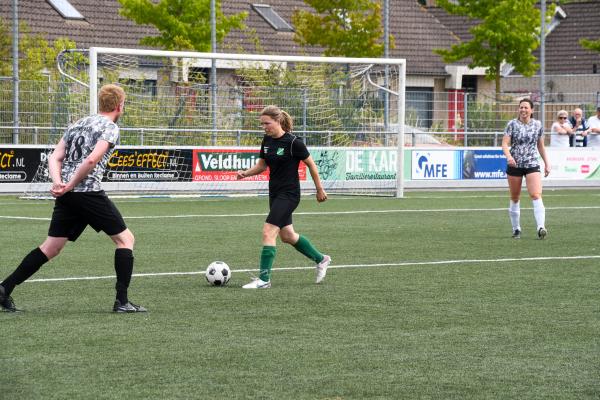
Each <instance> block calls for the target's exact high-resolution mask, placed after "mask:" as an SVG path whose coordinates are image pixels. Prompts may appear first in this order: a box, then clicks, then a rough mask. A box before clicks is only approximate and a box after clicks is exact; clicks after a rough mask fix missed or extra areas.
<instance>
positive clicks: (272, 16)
mask: <svg viewBox="0 0 600 400" xmlns="http://www.w3.org/2000/svg"><path fill="white" fill-rule="evenodd" d="M252 8H254V10H256V12H257V13H258V15H260V16H261V17H263V18H264V20H265V21H267V22H268V23H269V25H271V26H272V27H273V29H275V30H276V31H279V32H294V28H292V26H291V25H290V24H288V23H287V22H285V20H284V19H283V18H281V16H279V14H277V12H275V10H273V7H271V6H270V5H268V4H252Z"/></svg>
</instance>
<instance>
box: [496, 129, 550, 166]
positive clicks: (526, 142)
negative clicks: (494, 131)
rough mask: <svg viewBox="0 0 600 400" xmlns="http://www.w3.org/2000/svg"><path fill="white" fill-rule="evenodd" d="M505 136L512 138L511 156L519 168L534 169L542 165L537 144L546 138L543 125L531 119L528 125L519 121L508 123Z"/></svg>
mask: <svg viewBox="0 0 600 400" xmlns="http://www.w3.org/2000/svg"><path fill="white" fill-rule="evenodd" d="M504 136H510V143H511V145H510V155H511V156H512V157H513V158H514V159H515V162H516V163H517V168H532V167H537V166H538V165H540V163H539V161H538V149H537V143H538V140H539V138H541V137H543V136H544V130H543V129H542V123H541V122H540V121H538V120H537V119H533V118H532V119H530V120H529V122H528V123H527V124H524V123H522V122H521V121H519V120H518V119H513V120H511V121H509V122H508V124H507V125H506V129H504Z"/></svg>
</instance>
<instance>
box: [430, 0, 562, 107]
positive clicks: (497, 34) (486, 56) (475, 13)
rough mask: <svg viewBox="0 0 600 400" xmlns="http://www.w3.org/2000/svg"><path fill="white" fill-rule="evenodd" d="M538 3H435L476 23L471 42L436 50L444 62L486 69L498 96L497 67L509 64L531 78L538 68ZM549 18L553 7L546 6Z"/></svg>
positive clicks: (516, 0)
mask: <svg viewBox="0 0 600 400" xmlns="http://www.w3.org/2000/svg"><path fill="white" fill-rule="evenodd" d="M537 3H538V1H537V0H458V1H457V2H453V1H450V0H438V1H437V5H438V6H440V7H442V8H443V9H444V10H446V11H447V12H448V13H450V14H454V15H463V16H466V17H468V18H469V19H471V20H474V21H479V23H478V24H476V25H474V26H473V27H472V28H470V29H469V31H470V32H471V34H472V35H473V39H472V40H471V41H468V42H462V43H459V44H455V45H453V46H452V47H451V48H450V49H449V50H448V49H437V50H435V52H436V53H437V54H439V55H441V56H442V58H443V59H444V61H445V62H447V63H453V62H456V61H460V60H464V59H470V62H469V67H471V68H474V67H484V68H486V77H487V78H488V79H489V80H494V81H495V83H496V95H497V96H498V95H499V93H500V78H501V76H500V68H501V67H502V64H503V63H504V62H507V63H510V64H511V65H512V66H513V67H514V68H515V70H516V71H518V72H519V73H521V74H523V75H524V76H528V77H529V76H532V75H533V74H534V73H535V72H536V71H537V70H538V67H539V65H538V64H537V62H536V61H537V60H536V58H535V56H534V55H533V54H532V52H533V50H535V49H536V48H537V47H538V46H539V44H540V40H539V37H540V35H539V33H540V10H539V9H538V8H537V7H536V4H537ZM549 8H551V10H549V11H548V14H549V15H552V13H553V12H554V6H552V7H549Z"/></svg>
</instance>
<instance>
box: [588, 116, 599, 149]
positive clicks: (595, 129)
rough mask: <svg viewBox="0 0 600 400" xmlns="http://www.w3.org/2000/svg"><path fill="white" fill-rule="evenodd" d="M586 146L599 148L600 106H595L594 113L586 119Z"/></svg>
mask: <svg viewBox="0 0 600 400" xmlns="http://www.w3.org/2000/svg"><path fill="white" fill-rule="evenodd" d="M587 124H588V129H589V133H588V146H589V147H596V148H600V107H596V115H594V116H591V117H590V118H589V119H588V121H587Z"/></svg>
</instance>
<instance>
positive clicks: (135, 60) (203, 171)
mask: <svg viewBox="0 0 600 400" xmlns="http://www.w3.org/2000/svg"><path fill="white" fill-rule="evenodd" d="M85 60H86V62H85V63H81V62H80V63H74V62H68V61H64V60H63V61H61V60H59V63H61V67H62V69H64V70H70V72H69V75H68V76H72V77H76V78H77V79H76V81H77V82H79V83H81V82H89V83H88V85H86V86H87V88H82V89H81V90H82V91H83V90H85V91H87V92H88V93H89V108H88V109H89V113H90V114H94V113H96V112H97V110H98V103H97V98H98V89H99V88H100V87H101V86H102V85H103V84H106V83H119V84H120V85H121V86H123V87H124V89H125V92H126V95H127V100H126V103H125V112H124V114H123V115H122V116H121V118H120V120H119V125H120V127H121V133H122V135H121V144H120V146H118V147H117V149H116V151H115V154H113V157H112V158H111V160H110V161H109V168H108V170H107V173H106V175H105V177H104V182H103V186H104V187H105V189H106V190H108V191H120V192H135V193H139V194H160V193H194V194H200V195H204V194H206V195H212V194H223V193H250V192H258V193H266V192H267V190H268V186H267V181H268V175H267V174H266V173H265V174H261V175H259V176H256V177H252V178H253V179H245V180H242V181H237V180H236V179H235V171H236V170H237V169H242V168H248V167H249V166H251V165H252V164H253V163H254V162H256V160H257V157H258V150H259V148H260V142H261V140H262V137H263V135H264V132H263V131H262V130H261V129H260V126H259V122H258V117H259V113H260V111H261V110H262V108H263V107H264V106H267V105H271V104H273V105H276V106H278V107H279V108H281V109H283V110H285V111H287V112H288V113H289V114H290V115H291V116H292V118H293V120H294V129H293V132H292V133H293V134H295V135H296V136H298V137H300V138H302V139H303V140H304V142H305V143H306V145H307V147H308V149H309V151H310V153H311V155H312V156H313V159H315V162H316V164H317V166H318V168H319V173H320V176H321V180H322V182H323V185H324V187H325V190H327V191H328V192H329V193H348V194H359V195H360V194H363V195H372V194H385V195H392V196H396V197H403V195H404V173H405V169H406V167H405V157H404V131H405V129H404V122H405V120H404V114H405V108H404V107H405V83H406V61H405V60H404V59H383V58H345V57H310V56H279V55H256V54H227V53H198V52H179V51H160V50H143V49H119V48H104V47H92V48H90V49H89V51H88V52H87V54H86V57H85ZM212 63H214V64H215V65H216V68H217V76H216V77H211V76H210V74H211V65H212ZM82 64H83V65H82ZM212 85H215V86H216V90H213V89H215V87H213V86H212ZM299 173H300V179H301V186H302V188H303V191H308V192H310V191H311V190H314V185H313V183H312V180H311V178H310V176H309V174H308V173H307V169H306V168H305V166H303V163H301V165H300V168H299Z"/></svg>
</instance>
